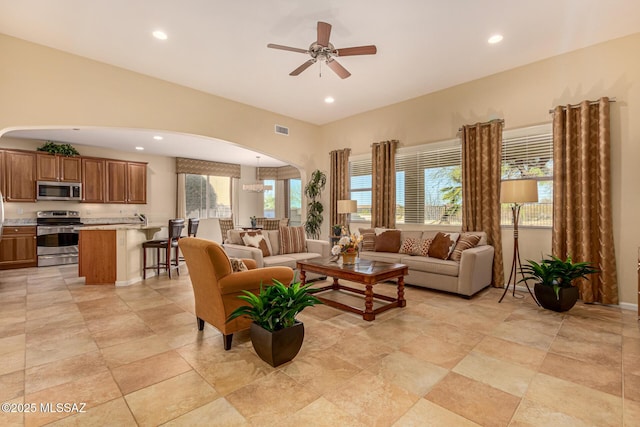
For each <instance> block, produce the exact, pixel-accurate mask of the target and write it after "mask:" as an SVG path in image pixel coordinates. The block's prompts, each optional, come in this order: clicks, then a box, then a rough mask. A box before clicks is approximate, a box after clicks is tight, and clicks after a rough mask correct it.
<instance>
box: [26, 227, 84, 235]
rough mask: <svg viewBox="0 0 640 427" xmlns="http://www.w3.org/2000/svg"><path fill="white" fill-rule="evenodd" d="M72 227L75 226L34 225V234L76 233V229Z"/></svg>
mask: <svg viewBox="0 0 640 427" xmlns="http://www.w3.org/2000/svg"><path fill="white" fill-rule="evenodd" d="M74 228H76V226H75V225H39V226H37V227H36V235H38V236H45V235H47V234H60V233H78V230H74Z"/></svg>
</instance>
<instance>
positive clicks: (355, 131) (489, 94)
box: [320, 33, 640, 304]
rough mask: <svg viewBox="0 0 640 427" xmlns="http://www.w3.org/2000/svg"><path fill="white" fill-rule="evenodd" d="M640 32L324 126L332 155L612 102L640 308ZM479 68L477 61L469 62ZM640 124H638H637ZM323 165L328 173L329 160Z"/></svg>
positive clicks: (620, 204)
mask: <svg viewBox="0 0 640 427" xmlns="http://www.w3.org/2000/svg"><path fill="white" fill-rule="evenodd" d="M639 49H640V33H638V34H635V35H633V36H629V37H625V38H622V39H618V40H614V41H611V42H607V43H603V44H600V45H596V46H592V47H589V48H586V49H582V50H579V51H575V52H572V53H569V54H565V55H561V56H558V57H555V58H551V59H548V60H544V61H540V62H537V63H534V64H530V65H527V66H524V67H520V68H516V69H513V70H509V71H505V72H503V73H499V74H495V75H492V76H489V77H486V78H483V79H480V80H476V81H472V82H469V83H465V84H462V85H459V86H455V87H452V88H449V89H446V90H443V91H440V92H436V93H433V94H429V95H426V96H421V97H419V98H415V99H411V100H408V101H405V102H402V103H399V104H394V105H390V106H387V107H384V108H380V109H377V110H374V111H370V112H367V113H364V114H360V115H357V116H354V117H350V118H347V119H344V120H341V121H337V122H334V123H331V124H328V125H326V126H323V127H322V129H321V132H322V141H323V142H324V147H325V150H326V151H330V150H333V149H338V148H344V147H351V149H352V153H353V154H354V155H357V154H363V153H369V152H370V145H371V143H372V142H376V141H382V140H388V139H398V140H400V143H401V146H402V147H408V146H412V145H419V144H424V143H429V142H435V141H441V140H447V139H451V138H455V136H456V133H457V130H458V128H459V127H460V126H462V125H464V124H472V123H475V122H478V121H486V120H490V119H493V118H504V120H505V129H515V128H520V127H525V126H532V125H536V124H541V123H545V122H550V121H551V119H552V118H551V115H550V114H549V113H548V111H549V109H551V108H553V107H554V106H556V105H559V104H568V103H571V104H574V103H577V102H580V101H582V100H584V99H591V100H595V99H598V98H600V97H602V96H608V97H615V98H616V99H617V102H615V103H613V104H611V118H612V123H611V139H612V146H613V148H612V153H611V162H612V185H613V191H612V192H613V206H614V209H613V216H614V218H613V221H614V240H615V246H616V247H615V251H616V259H617V264H618V282H619V286H620V300H621V301H622V302H626V303H630V304H636V303H637V280H638V279H637V274H636V266H637V256H638V246H640V226H638V225H637V219H636V218H637V216H638V211H640V192H638V190H637V186H638V185H639V184H640V168H639V167H638V166H637V164H638V161H639V160H640V120H637V118H638V117H640V56H639V55H637V53H636V52H637V51H638V50H639ZM469 66H471V67H472V66H473V64H469ZM634 119H635V120H634ZM320 167H322V168H324V169H325V170H326V169H327V168H328V161H327V162H324V163H323V164H322V165H320ZM503 242H504V258H505V259H504V261H505V269H506V270H508V268H509V266H510V262H511V257H512V256H513V252H512V251H513V249H512V247H513V232H512V229H509V228H506V229H504V230H503ZM519 243H520V245H521V249H522V258H523V259H526V258H532V257H533V258H540V255H541V254H548V253H549V252H550V250H551V232H550V230H533V229H532V230H526V229H522V230H521V235H520V242H519Z"/></svg>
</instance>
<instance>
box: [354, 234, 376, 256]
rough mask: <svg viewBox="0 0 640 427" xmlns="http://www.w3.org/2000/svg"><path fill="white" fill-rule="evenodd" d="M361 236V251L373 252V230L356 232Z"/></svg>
mask: <svg viewBox="0 0 640 427" xmlns="http://www.w3.org/2000/svg"><path fill="white" fill-rule="evenodd" d="M358 231H359V232H360V235H361V236H362V250H363V251H371V252H373V251H375V250H376V233H375V231H374V230H373V228H361V229H360V230H358Z"/></svg>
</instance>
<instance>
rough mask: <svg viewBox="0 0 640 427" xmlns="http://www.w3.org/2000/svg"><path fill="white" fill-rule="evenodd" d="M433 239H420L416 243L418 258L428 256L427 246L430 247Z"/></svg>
mask: <svg viewBox="0 0 640 427" xmlns="http://www.w3.org/2000/svg"><path fill="white" fill-rule="evenodd" d="M432 241H433V239H422V240H420V242H419V243H418V253H417V255H420V256H429V246H431V242H432Z"/></svg>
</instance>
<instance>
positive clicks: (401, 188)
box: [396, 141, 461, 224]
mask: <svg viewBox="0 0 640 427" xmlns="http://www.w3.org/2000/svg"><path fill="white" fill-rule="evenodd" d="M460 162H461V150H460V144H459V142H457V141H449V142H445V143H438V144H427V145H422V146H420V147H417V148H411V149H407V150H398V153H397V154H396V191H397V196H396V199H397V204H398V207H397V210H396V213H397V215H398V218H397V220H398V221H399V222H404V223H407V224H423V223H424V222H425V220H428V219H429V218H428V217H431V216H432V215H431V214H430V213H429V212H425V210H427V211H431V210H433V209H436V210H438V209H440V207H441V206H443V205H444V204H445V202H444V201H443V199H442V196H443V194H444V191H446V189H448V188H450V187H455V186H456V185H458V186H459V185H460V182H455V181H454V180H453V178H455V173H456V172H455V171H454V169H455V168H457V169H458V170H459V168H460ZM452 177H453V178H452ZM443 189H445V190H443ZM403 211H404V212H403ZM436 216H440V214H436Z"/></svg>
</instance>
